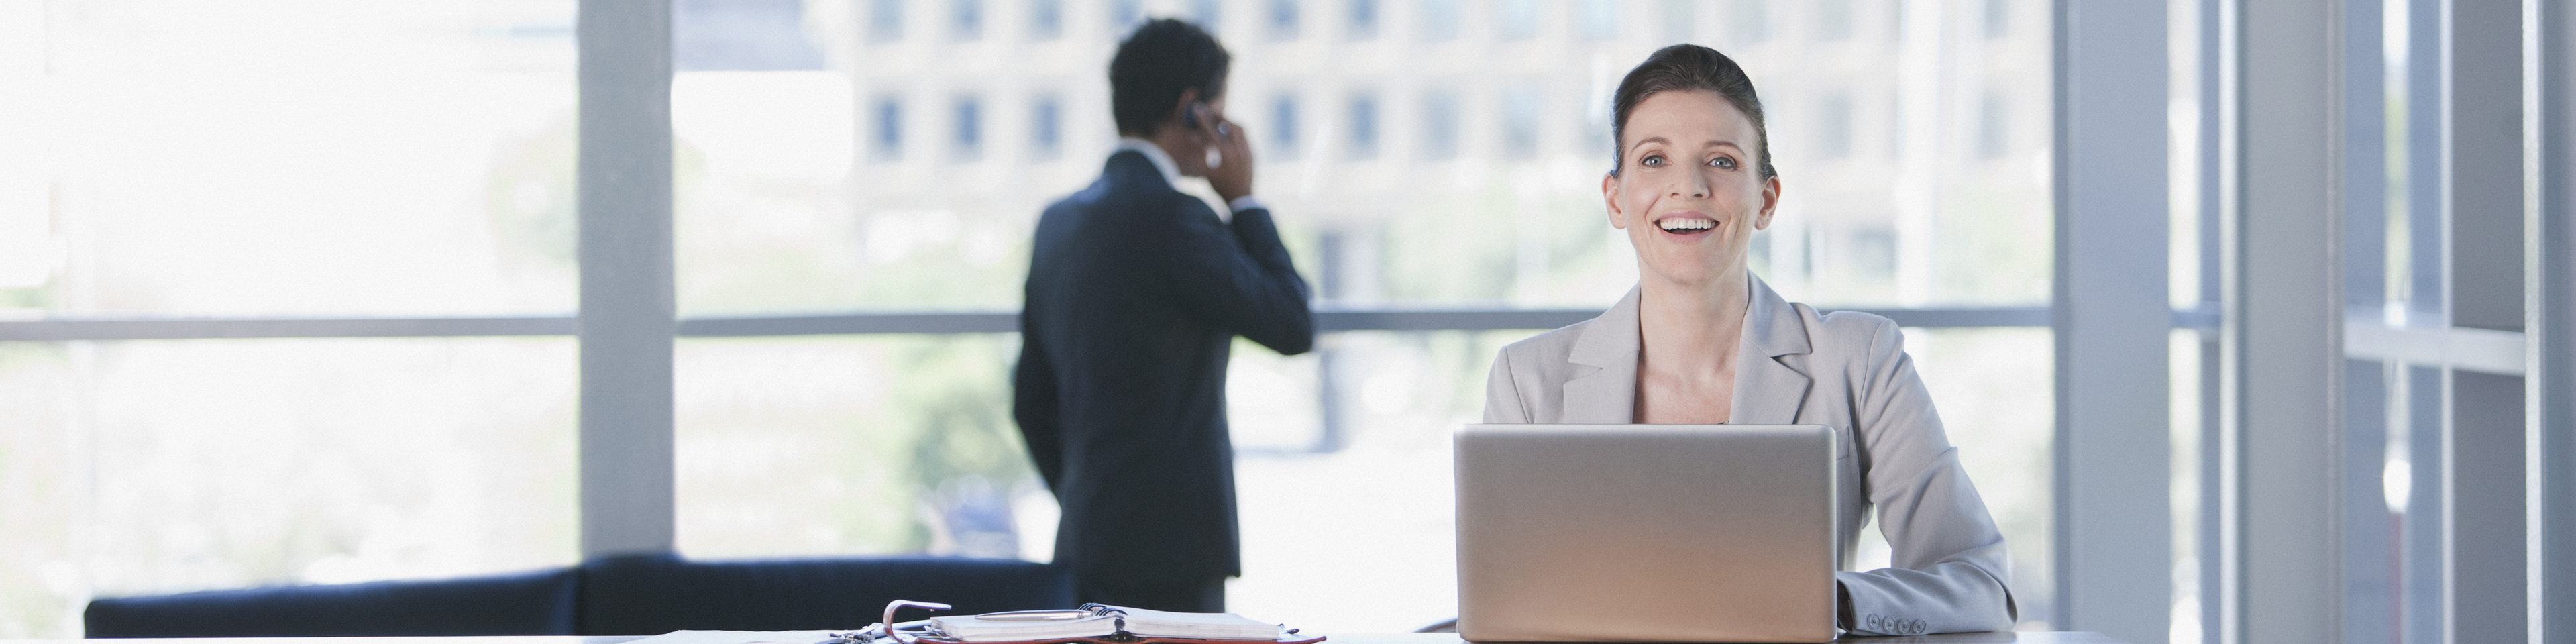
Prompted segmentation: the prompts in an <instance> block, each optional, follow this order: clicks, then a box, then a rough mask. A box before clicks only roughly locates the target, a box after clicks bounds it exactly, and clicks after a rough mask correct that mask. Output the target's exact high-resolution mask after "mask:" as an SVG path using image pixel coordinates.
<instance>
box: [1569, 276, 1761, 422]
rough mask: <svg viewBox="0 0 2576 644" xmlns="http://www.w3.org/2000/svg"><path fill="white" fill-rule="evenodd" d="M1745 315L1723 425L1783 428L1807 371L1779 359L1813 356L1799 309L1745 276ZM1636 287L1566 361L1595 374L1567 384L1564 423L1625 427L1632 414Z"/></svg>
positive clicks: (1586, 330)
mask: <svg viewBox="0 0 2576 644" xmlns="http://www.w3.org/2000/svg"><path fill="white" fill-rule="evenodd" d="M1747 279H1748V280H1750V282H1751V284H1750V285H1749V288H1748V289H1747V290H1748V291H1749V293H1748V294H1747V296H1748V297H1747V299H1748V300H1749V301H1748V302H1747V303H1746V307H1745V312H1744V318H1745V319H1744V336H1743V339H1742V340H1740V341H1739V342H1740V343H1741V344H1739V345H1738V346H1739V348H1738V349H1737V351H1738V353H1737V357H1736V366H1735V399H1734V402H1733V404H1732V405H1731V406H1730V407H1731V409H1732V410H1733V411H1731V412H1730V413H1729V414H1728V418H1727V421H1728V422H1732V423H1738V424H1757V425H1786V424H1792V423H1795V422H1796V421H1797V416H1798V409H1799V408H1800V407H1802V406H1804V405H1805V403H1806V398H1807V389H1808V385H1809V384H1810V383H1811V382H1812V380H1811V379H1810V378H1808V377H1807V375H1806V374H1804V373H1800V372H1799V371H1798V370H1797V369H1795V368H1792V367H1790V366H1789V365H1788V364H1786V363H1784V362H1782V361H1781V360H1780V357H1781V356H1788V355H1802V354H1806V353H1809V352H1810V351H1812V345H1811V344H1810V343H1809V342H1808V339H1807V327H1806V324H1805V323H1804V322H1803V321H1802V320H1800V319H1799V318H1800V315H1799V313H1798V309H1797V307H1795V306H1792V305H1790V304H1789V301H1788V300H1786V299H1782V298H1781V297H1780V294H1779V293H1778V292H1775V291H1772V290H1771V287H1770V285H1768V284H1764V283H1762V279H1761V278H1758V277H1750V276H1749V275H1748V277H1747ZM1637 295H1638V289H1636V288H1630V289H1628V295H1627V296H1626V297H1622V298H1619V303H1618V304H1614V305H1611V307H1610V309H1609V310H1607V311H1602V312H1601V317H1597V318H1593V320H1592V323H1591V324H1587V325H1584V327H1583V334H1582V335H1581V336H1580V337H1577V338H1575V341H1574V350H1573V351H1571V352H1569V353H1568V355H1567V356H1566V360H1567V361H1568V362H1572V363H1575V364H1579V365H1585V366H1590V367H1596V369H1595V370H1594V371H1592V372H1590V373H1586V374H1583V375H1581V376H1577V377H1575V378H1573V379H1571V380H1567V381H1565V390H1564V394H1565V407H1564V409H1565V415H1566V418H1565V422H1568V423H1579V424H1627V423H1633V422H1636V420H1635V419H1636V417H1637V359H1638V354H1639V352H1640V351H1641V350H1642V349H1643V348H1644V346H1645V339H1644V338H1643V337H1642V336H1641V335H1640V332H1639V330H1638V328H1637V315H1638V314H1637Z"/></svg>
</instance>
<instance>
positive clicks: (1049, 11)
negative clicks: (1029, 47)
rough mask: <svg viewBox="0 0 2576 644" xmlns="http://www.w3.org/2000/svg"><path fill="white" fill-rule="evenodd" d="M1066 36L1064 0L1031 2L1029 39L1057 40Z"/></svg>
mask: <svg viewBox="0 0 2576 644" xmlns="http://www.w3.org/2000/svg"><path fill="white" fill-rule="evenodd" d="M1063 35H1064V0H1029V39H1030V40H1055V39H1056V38H1057V37H1059V36H1063Z"/></svg>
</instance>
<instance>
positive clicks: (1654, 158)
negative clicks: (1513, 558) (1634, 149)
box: [1637, 154, 1664, 168]
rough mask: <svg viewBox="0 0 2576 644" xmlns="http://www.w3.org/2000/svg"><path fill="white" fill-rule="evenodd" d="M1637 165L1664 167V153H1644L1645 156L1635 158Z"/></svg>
mask: <svg viewBox="0 0 2576 644" xmlns="http://www.w3.org/2000/svg"><path fill="white" fill-rule="evenodd" d="M1637 165H1642V166H1646V167H1649V168H1660V167H1664V155H1661V154H1649V155H1646V158H1643V159H1638V160H1637Z"/></svg>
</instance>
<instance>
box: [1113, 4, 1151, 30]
mask: <svg viewBox="0 0 2576 644" xmlns="http://www.w3.org/2000/svg"><path fill="white" fill-rule="evenodd" d="M1144 20H1145V3H1144V0H1109V28H1110V29H1111V30H1114V31H1117V32H1118V34H1119V35H1120V36H1125V35H1126V34H1127V32H1129V31H1133V30H1135V29H1136V23H1138V22H1142V21H1144Z"/></svg>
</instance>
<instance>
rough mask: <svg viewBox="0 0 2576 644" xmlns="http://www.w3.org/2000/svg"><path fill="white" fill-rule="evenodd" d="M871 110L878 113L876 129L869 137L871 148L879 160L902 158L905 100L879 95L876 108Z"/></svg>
mask: <svg viewBox="0 0 2576 644" xmlns="http://www.w3.org/2000/svg"><path fill="white" fill-rule="evenodd" d="M869 111H870V112H873V113H874V114H875V115H876V131H875V133H874V136H870V137H868V139H869V146H868V147H869V149H870V150H872V151H874V153H875V154H876V158H877V160H879V161H894V160H898V159H902V158H903V101H902V100H900V99H897V98H895V97H892V96H882V97H878V98H877V102H876V108H875V109H872V110H869Z"/></svg>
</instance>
